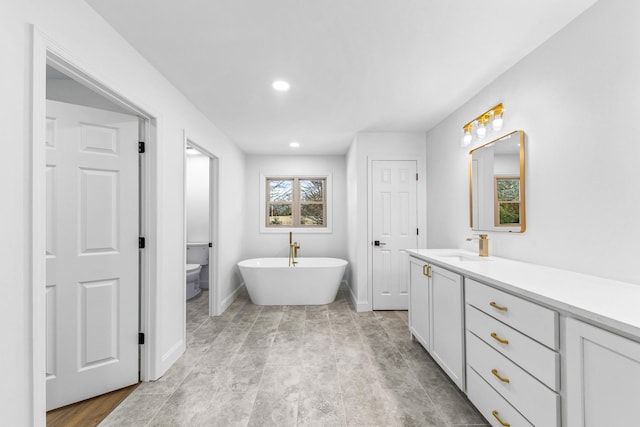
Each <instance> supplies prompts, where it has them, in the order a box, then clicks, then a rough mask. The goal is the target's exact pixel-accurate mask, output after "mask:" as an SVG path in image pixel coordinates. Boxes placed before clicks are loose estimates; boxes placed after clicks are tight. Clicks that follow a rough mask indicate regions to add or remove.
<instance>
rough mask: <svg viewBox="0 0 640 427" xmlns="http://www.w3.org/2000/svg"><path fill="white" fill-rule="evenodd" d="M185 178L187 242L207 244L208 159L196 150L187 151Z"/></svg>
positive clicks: (208, 234) (208, 235) (208, 236)
mask: <svg viewBox="0 0 640 427" xmlns="http://www.w3.org/2000/svg"><path fill="white" fill-rule="evenodd" d="M186 178H187V185H186V187H187V194H186V201H187V242H189V243H203V242H208V241H209V238H210V233H209V157H207V156H205V155H204V154H202V153H199V152H197V151H196V150H188V151H187V170H186Z"/></svg>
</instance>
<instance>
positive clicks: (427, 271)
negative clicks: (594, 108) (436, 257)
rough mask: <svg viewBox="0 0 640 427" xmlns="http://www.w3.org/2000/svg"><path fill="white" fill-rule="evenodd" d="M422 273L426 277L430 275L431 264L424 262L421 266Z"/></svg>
mask: <svg viewBox="0 0 640 427" xmlns="http://www.w3.org/2000/svg"><path fill="white" fill-rule="evenodd" d="M422 274H424V275H425V276H427V277H431V266H430V265H429V264H425V265H423V266H422Z"/></svg>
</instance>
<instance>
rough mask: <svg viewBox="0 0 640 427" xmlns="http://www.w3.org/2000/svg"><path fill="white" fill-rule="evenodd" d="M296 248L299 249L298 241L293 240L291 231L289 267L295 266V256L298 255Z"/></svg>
mask: <svg viewBox="0 0 640 427" xmlns="http://www.w3.org/2000/svg"><path fill="white" fill-rule="evenodd" d="M298 249H300V244H298V242H294V241H293V232H291V231H290V232H289V267H291V266H293V267H295V266H296V264H297V263H298V261H296V258H297V257H298Z"/></svg>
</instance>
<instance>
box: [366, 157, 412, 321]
mask: <svg viewBox="0 0 640 427" xmlns="http://www.w3.org/2000/svg"><path fill="white" fill-rule="evenodd" d="M371 169H372V170H371V176H372V179H371V181H372V209H373V213H372V222H373V224H372V237H373V239H372V240H373V245H374V246H373V255H372V256H373V260H372V261H373V266H372V267H373V268H372V273H373V274H372V282H373V309H374V310H407V309H408V306H409V299H408V294H409V290H408V277H407V274H408V268H407V266H408V265H409V255H408V253H407V251H406V250H407V249H415V248H417V247H418V228H417V212H416V181H417V179H416V176H417V175H416V169H417V164H416V161H415V160H394V161H391V160H377V161H373V162H372V168H371Z"/></svg>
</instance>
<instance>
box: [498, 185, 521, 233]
mask: <svg viewBox="0 0 640 427" xmlns="http://www.w3.org/2000/svg"><path fill="white" fill-rule="evenodd" d="M494 219H495V221H494V225H495V226H496V227H501V226H504V225H520V177H519V176H507V177H499V176H496V177H495V192H494Z"/></svg>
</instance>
